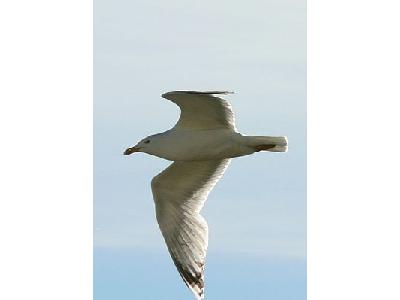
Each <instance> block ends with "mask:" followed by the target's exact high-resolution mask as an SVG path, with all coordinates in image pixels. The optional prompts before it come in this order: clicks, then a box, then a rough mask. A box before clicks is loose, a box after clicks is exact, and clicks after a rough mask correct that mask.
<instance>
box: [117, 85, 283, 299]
mask: <svg viewBox="0 0 400 300" xmlns="http://www.w3.org/2000/svg"><path fill="white" fill-rule="evenodd" d="M227 93H228V92H219V91H212V92H196V91H174V92H169V93H166V94H163V95H162V97H164V98H166V99H168V100H171V101H172V102H174V103H176V104H177V105H178V106H179V107H180V109H181V115H180V118H179V120H178V122H177V124H176V125H175V126H174V127H173V128H172V129H170V130H167V131H165V132H163V133H158V134H155V135H151V136H148V137H146V138H144V139H143V140H141V141H140V142H139V143H138V144H137V145H136V146H134V147H131V148H128V149H126V151H125V152H124V154H127V155H128V154H131V153H134V152H145V153H148V154H151V155H155V156H158V157H161V158H164V159H167V160H171V161H174V162H173V163H172V164H171V165H170V166H169V167H168V168H167V169H165V170H164V171H163V172H161V173H160V174H158V175H157V176H155V177H154V178H153V180H152V182H151V188H152V192H153V198H154V202H155V205H156V217H157V221H158V224H159V227H160V230H161V233H162V235H163V237H164V240H165V242H166V244H167V247H168V250H169V252H170V254H171V257H172V260H173V261H174V263H175V266H176V267H177V269H178V271H179V274H180V275H181V277H182V279H183V280H184V282H185V283H186V285H187V286H188V287H189V288H190V289H191V290H192V292H193V293H194V295H195V296H196V298H197V299H203V298H204V264H205V257H206V252H207V245H208V226H207V222H206V221H205V220H204V218H203V217H202V216H201V215H200V210H201V208H202V207H203V205H204V202H205V201H206V199H207V196H208V194H209V193H210V191H211V190H212V188H213V187H214V185H215V184H216V183H217V182H218V180H219V179H220V178H221V176H222V175H223V173H224V171H225V170H226V168H227V166H228V164H229V162H230V160H231V158H234V157H239V156H244V155H249V154H252V153H254V152H258V151H270V152H286V151H287V139H286V137H283V136H281V137H270V136H244V135H241V134H240V133H238V132H237V131H236V127H235V119H234V114H233V111H232V108H231V105H230V104H229V103H228V102H227V101H226V100H223V99H221V98H218V97H215V96H213V95H221V94H227Z"/></svg>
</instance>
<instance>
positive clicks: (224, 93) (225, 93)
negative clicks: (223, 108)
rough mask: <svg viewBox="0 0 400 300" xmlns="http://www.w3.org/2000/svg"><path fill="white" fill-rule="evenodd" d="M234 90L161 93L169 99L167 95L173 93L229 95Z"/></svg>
mask: <svg viewBox="0 0 400 300" xmlns="http://www.w3.org/2000/svg"><path fill="white" fill-rule="evenodd" d="M234 93H235V92H234V91H171V92H167V93H164V94H162V95H161V97H163V98H165V99H168V98H167V97H168V96H169V95H172V94H189V95H228V94H234Z"/></svg>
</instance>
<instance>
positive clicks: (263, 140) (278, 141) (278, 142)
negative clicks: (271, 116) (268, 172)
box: [246, 136, 288, 152]
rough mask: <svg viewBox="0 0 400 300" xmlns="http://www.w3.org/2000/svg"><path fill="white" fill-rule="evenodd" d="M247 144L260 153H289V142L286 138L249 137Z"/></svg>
mask: <svg viewBox="0 0 400 300" xmlns="http://www.w3.org/2000/svg"><path fill="white" fill-rule="evenodd" d="M246 139H247V144H248V145H249V146H250V147H252V148H253V149H254V151H255V152H258V151H270V152H287V151H288V140H287V138H286V137H285V136H247V137H246Z"/></svg>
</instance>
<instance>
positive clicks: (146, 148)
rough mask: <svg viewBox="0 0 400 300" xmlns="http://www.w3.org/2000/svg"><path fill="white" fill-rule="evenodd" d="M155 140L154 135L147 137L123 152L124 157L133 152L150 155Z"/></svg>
mask: <svg viewBox="0 0 400 300" xmlns="http://www.w3.org/2000/svg"><path fill="white" fill-rule="evenodd" d="M156 140H157V137H156V135H151V136H148V137H146V138H144V139H142V140H141V141H140V142H139V143H137V144H136V145H135V146H133V147H130V148H128V149H126V150H125V151H124V155H130V154H132V153H135V152H145V153H149V154H151V153H152V149H153V148H154V144H155V143H154V142H155V141H156Z"/></svg>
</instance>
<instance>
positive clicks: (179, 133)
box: [147, 128, 255, 161]
mask: <svg viewBox="0 0 400 300" xmlns="http://www.w3.org/2000/svg"><path fill="white" fill-rule="evenodd" d="M149 138H151V143H152V144H153V146H152V148H151V149H149V150H148V151H147V153H148V154H151V155H155V156H158V157H161V158H165V159H168V160H171V161H199V160H215V159H224V158H233V157H238V156H243V155H248V154H251V153H254V151H255V150H254V149H253V148H251V147H250V146H248V145H246V142H247V141H248V140H247V139H246V137H244V136H242V135H241V134H240V133H237V132H235V131H233V130H230V129H206V130H187V129H181V128H173V129H171V130H168V131H166V132H163V133H160V134H157V135H153V136H149Z"/></svg>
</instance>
